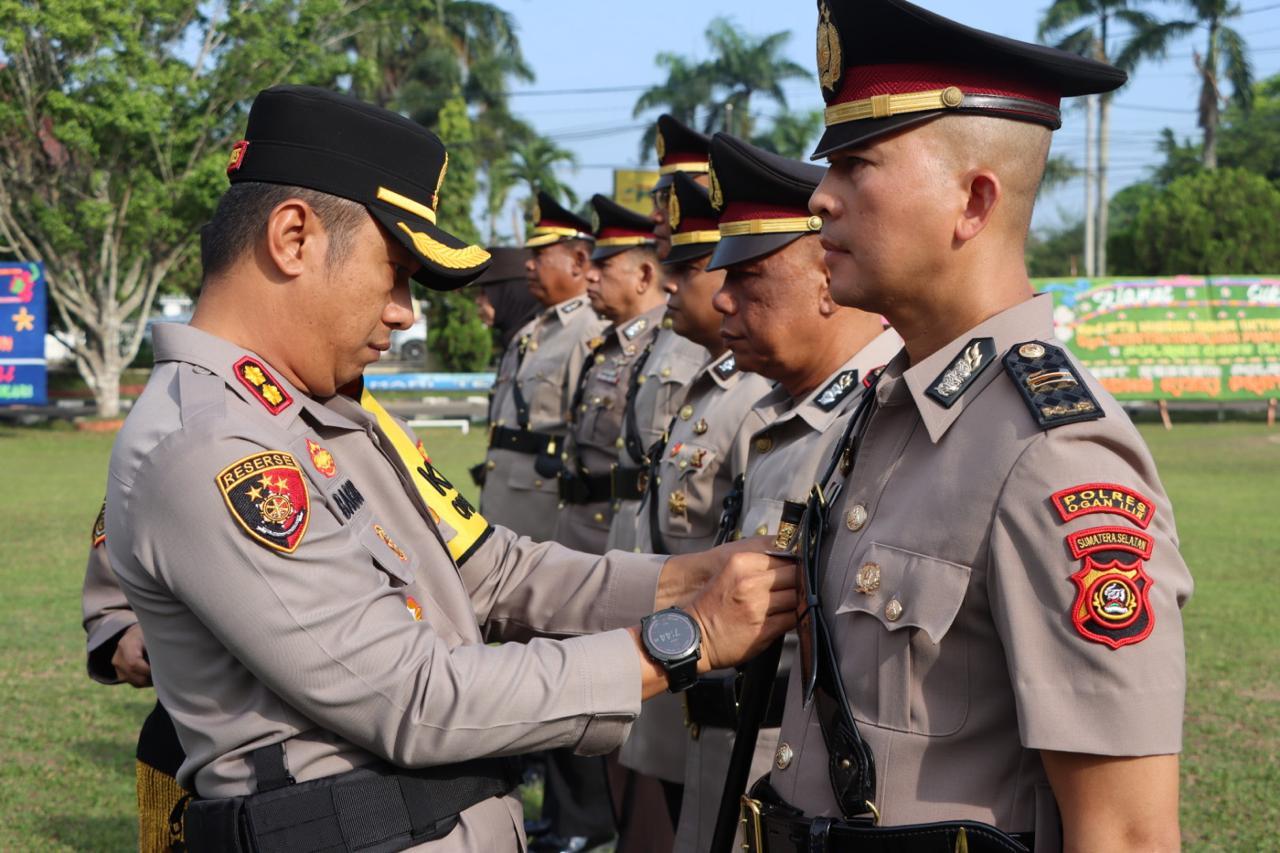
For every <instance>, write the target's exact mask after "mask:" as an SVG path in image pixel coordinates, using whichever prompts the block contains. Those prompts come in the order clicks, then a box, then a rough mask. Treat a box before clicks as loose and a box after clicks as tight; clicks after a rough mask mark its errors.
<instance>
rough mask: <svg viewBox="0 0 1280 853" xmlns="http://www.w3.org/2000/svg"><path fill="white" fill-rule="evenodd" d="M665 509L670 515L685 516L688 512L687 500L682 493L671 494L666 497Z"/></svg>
mask: <svg viewBox="0 0 1280 853" xmlns="http://www.w3.org/2000/svg"><path fill="white" fill-rule="evenodd" d="M667 509H668V510H669V511H670V512H671V514H672V515H687V514H688V512H689V498H688V497H687V496H686V495H685V493H684V492H679V491H677V492H672V493H671V494H669V495H667Z"/></svg>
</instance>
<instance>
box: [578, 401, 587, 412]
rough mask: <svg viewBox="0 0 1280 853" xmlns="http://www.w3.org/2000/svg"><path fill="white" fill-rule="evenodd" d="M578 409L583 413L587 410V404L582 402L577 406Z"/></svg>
mask: <svg viewBox="0 0 1280 853" xmlns="http://www.w3.org/2000/svg"><path fill="white" fill-rule="evenodd" d="M578 411H579V412H584V413H585V412H586V411H587V404H586V403H583V404H582V405H580V406H578Z"/></svg>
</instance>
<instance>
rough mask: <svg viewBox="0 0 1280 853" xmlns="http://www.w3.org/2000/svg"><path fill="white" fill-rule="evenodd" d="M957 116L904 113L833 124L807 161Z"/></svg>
mask: <svg viewBox="0 0 1280 853" xmlns="http://www.w3.org/2000/svg"><path fill="white" fill-rule="evenodd" d="M958 114H960V111H959V110H948V111H945V112H944V111H943V110H931V111H929V112H923V113H905V114H903V115H900V116H890V117H889V118H869V119H864V120H863V121H849V122H844V123H843V124H833V125H831V126H830V127H828V128H827V129H826V131H825V132H823V134H822V138H821V139H819V140H818V147H817V149H816V150H814V152H813V154H812V155H811V156H810V157H809V159H810V160H821V159H822V158H823V157H828V156H830V155H832V154H834V153H835V152H837V151H839V150H840V149H842V148H849V147H851V146H854V145H864V144H866V143H868V142H870V141H872V140H873V139H877V138H879V137H881V136H885V135H886V134H889V133H893V132H894V131H896V130H902V129H904V128H908V127H913V126H915V125H917V124H924V123H925V122H926V121H929V120H930V119H933V118H936V117H938V116H940V115H958Z"/></svg>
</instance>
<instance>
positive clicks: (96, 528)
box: [89, 501, 107, 548]
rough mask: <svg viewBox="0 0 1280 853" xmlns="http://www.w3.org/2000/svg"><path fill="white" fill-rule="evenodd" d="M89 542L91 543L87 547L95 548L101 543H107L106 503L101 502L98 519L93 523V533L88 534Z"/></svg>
mask: <svg viewBox="0 0 1280 853" xmlns="http://www.w3.org/2000/svg"><path fill="white" fill-rule="evenodd" d="M89 541H90V542H91V543H92V544H91V545H90V546H89V547H91V548H97V547H98V546H99V545H101V544H102V543H103V542H106V541H107V502H106V501H103V502H102V509H100V510H98V517H97V518H96V519H94V522H93V533H92V534H90V537H89Z"/></svg>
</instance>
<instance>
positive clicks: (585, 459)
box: [554, 305, 666, 554]
mask: <svg viewBox="0 0 1280 853" xmlns="http://www.w3.org/2000/svg"><path fill="white" fill-rule="evenodd" d="M665 310H666V307H665V306H664V305H658V306H655V307H654V308H651V309H650V310H648V311H646V312H644V313H643V314H640V315H639V316H637V317H633V318H631V319H630V320H627V321H626V322H624V323H621V324H619V325H617V326H611V327H609V328H608V329H606V330H605V332H604V333H603V334H602V335H601V336H600V337H598V338H596V339H595V346H594V347H593V349H592V351H591V352H590V353H589V354H588V356H587V359H586V367H585V372H584V374H583V377H582V379H581V380H580V381H579V388H578V392H577V393H576V394H575V401H576V408H575V410H574V411H573V413H572V414H573V421H572V424H571V426H570V429H569V442H568V445H567V446H566V448H565V452H564V455H563V459H562V462H563V470H562V473H561V478H560V479H561V483H560V496H561V503H562V504H563V506H561V507H560V511H559V513H558V515H557V516H556V526H555V534H554V539H555V541H556V542H559V543H560V544H561V545H564V546H566V547H568V548H573V549H574V550H577V551H586V552H588V553H591V554H603V553H604V551H605V546H606V545H607V543H608V539H609V522H610V517H611V515H612V508H611V500H610V492H609V489H610V478H609V473H610V471H611V470H612V468H613V465H614V463H615V462H617V459H618V447H617V441H618V438H619V437H620V436H621V435H622V419H623V416H624V414H625V411H626V401H627V390H628V388H629V387H630V385H631V382H632V379H633V377H632V372H633V370H632V368H633V367H634V366H635V363H636V359H638V358H639V357H640V355H641V354H642V353H643V352H644V351H645V348H646V347H648V346H649V342H650V341H652V340H653V338H654V336H655V335H656V334H657V332H658V328H659V323H660V322H661V321H662V313H663V311H665ZM574 483H576V487H577V488H580V489H587V490H590V494H589V497H587V499H583V495H584V494H586V493H585V492H579V494H578V495H577V496H570V494H569V489H570V488H572V487H573V484H574Z"/></svg>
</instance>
